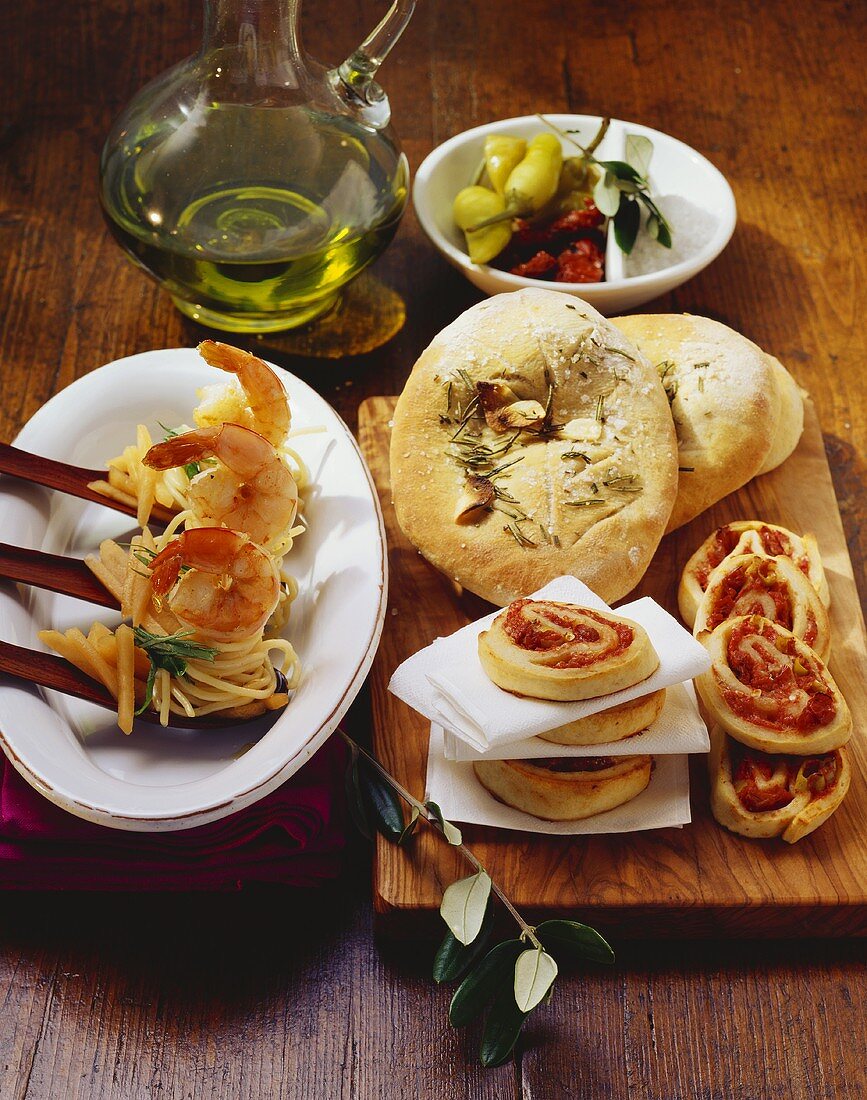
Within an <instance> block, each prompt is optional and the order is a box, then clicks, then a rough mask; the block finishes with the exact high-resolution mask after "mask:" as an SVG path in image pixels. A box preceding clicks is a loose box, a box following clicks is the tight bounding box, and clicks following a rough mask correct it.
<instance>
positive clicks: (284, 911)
mask: <svg viewBox="0 0 867 1100" xmlns="http://www.w3.org/2000/svg"><path fill="white" fill-rule="evenodd" d="M382 8H383V3H374V2H373V0H362V2H360V3H358V4H351V5H350V4H345V3H343V4H341V3H338V2H337V0H320V2H319V3H317V4H310V5H309V11H308V12H307V14H306V17H305V28H306V31H307V41H308V45H309V47H310V49H311V52H312V53H314V55H316V56H319V57H320V58H322V59H323V60H326V61H328V62H330V63H333V62H336V61H337V60H338V59H339V58H340V57H341V56H343V55H344V54H346V53H347V52H348V51H349V49H350V48H351V47H352V46H353V45H354V44H355V43H356V41H357V40H360V38H361V37H362V35H363V33H364V32H365V31H366V30H367V29H368V28H369V26H370V25H372V24H373V23H374V22H375V21H376V18H377V17H378V14H379V13H380V12H381V10H382ZM864 15H865V9H864V7H863V5H857V4H854V3H842V2H835V0H827V2H824V3H821V4H806V3H804V2H802V0H765V3H763V4H761V5H757V4H755V3H753V2H747V0H730V2H729V3H728V4H726V5H720V4H719V3H711V2H704V0H684V2H683V3H678V4H672V3H670V2H665V0H644V2H641V0H637V2H634V3H626V2H624V3H615V4H608V5H606V4H597V5H593V6H591V5H574V4H568V3H565V2H560V3H558V2H554V0H550V2H542V0H536V2H534V0H524V2H523V3H518V2H517V0H499V2H498V0H466V2H464V3H461V4H456V3H448V2H446V0H423V2H422V3H420V5H419V10H418V11H417V13H416V15H415V17H414V20H413V23H412V24H411V26H410V28H409V30H408V31H407V33H406V36H405V38H404V40H403V41H402V42H401V43H400V45H399V47H398V49H397V50H396V52H395V54H394V55H393V58H392V59H390V60H389V62H388V63H387V65H386V67H385V68H384V69H383V73H382V79H383V83H384V84H385V86H386V88H387V90H388V92H389V94H390V96H391V100H392V104H393V109H394V119H395V124H396V127H397V129H398V132H399V133H400V135H401V138H402V140H403V143H404V146H405V149H406V151H407V154H408V156H409V159H410V163H411V165H412V167H413V168H415V167H417V165H418V164H419V162H420V161H421V159H422V157H423V156H424V155H425V154H426V153H427V152H428V151H429V150H430V149H431V147H432V146H433V145H435V144H437V143H438V142H440V141H443V140H444V139H446V138H448V137H450V136H451V135H452V134H455V133H457V132H458V131H460V130H463V129H465V128H467V127H468V126H473V125H476V124H479V123H482V122H486V121H489V120H492V119H495V118H498V117H506V116H510V115H521V114H527V113H532V112H535V111H543V112H544V111H549V112H554V111H564V110H573V111H576V112H589V113H597V112H602V111H604V112H606V113H609V114H611V115H614V116H617V117H621V118H627V119H634V120H636V121H640V122H643V123H646V124H648V125H650V126H654V127H657V128H660V129H663V130H666V131H669V132H671V133H673V134H675V135H677V136H678V137H680V138H682V139H683V140H684V141H686V142H688V143H689V144H690V145H693V146H695V147H696V148H697V149H699V150H700V151H701V152H703V153H705V154H706V155H707V156H709V157H710V158H711V160H713V161H714V163H715V164H716V165H717V166H718V167H719V168H720V169H721V170H722V171H723V172H724V173H725V174H726V176H727V177H728V178H729V180H730V181H731V183H732V186H733V188H734V190H735V194H736V197H737V201H738V208H739V215H740V221H739V224H738V228H737V230H736V232H735V235H734V238H733V240H732V243H731V245H730V246H729V248H728V249H727V251H726V252H725V253H724V254H723V256H722V257H721V258H720V259H719V260H718V261H717V262H716V263H715V264H714V265H713V266H712V267H711V268H710V269H709V270H707V271H706V272H705V273H704V274H702V275H701V276H699V277H698V278H696V279H694V280H693V281H692V282H691V283H689V284H688V285H686V286H685V287H683V288H681V289H680V290H678V291H676V292H675V293H674V294H672V295H670V296H668V297H667V298H664V299H661V300H659V301H658V302H656V303H655V304H654V306H653V308H654V309H660V310H689V311H692V312H696V313H704V314H708V315H710V316H712V317H716V318H719V319H720V320H722V321H724V322H726V323H728V324H730V325H732V326H733V327H735V328H737V329H740V330H741V331H743V332H744V333H746V334H747V335H748V336H750V337H751V338H752V339H754V340H755V341H756V342H758V343H759V344H761V345H762V346H763V347H765V348H766V349H768V350H770V351H772V352H774V353H775V354H776V355H778V356H779V357H780V358H781V359H782V360H783V362H784V363H785V364H786V365H787V366H788V367H789V368H790V369H791V370H792V372H793V373H794V374H795V376H796V377H797V379H798V381H799V382H800V383H801V384H802V385H804V386H805V387H807V388H808V389H809V390H810V391H811V392H812V395H813V398H814V401H815V403H816V407H817V409H818V413H819V418H820V422H821V424H822V427H823V431H824V438H825V445H826V448H827V451H828V455H829V458H830V461H831V465H832V469H833V472H834V478H835V484H836V489H837V494H838V498H839V501H840V506H841V510H842V513H843V520H844V524H845V527H846V534H847V538H848V541H849V546H850V550H851V554H852V558H853V562H854V564H855V568H856V577H857V578H858V581H859V584H860V586H861V595H862V598H863V596H864V594H865V591H867V589H865V585H864V571H863V566H864V560H865V550H867V529H862V526H861V525H862V520H863V518H864V499H865V498H864V483H865V461H864V457H863V456H864V449H865V442H867V397H865V367H864V363H865V358H867V347H865V335H864V333H865V325H864V321H863V306H864V296H863V293H861V288H862V287H863V286H864V284H865V281H867V271H865V261H864V251H863V246H862V245H861V239H862V236H863V213H864V207H863V201H864V193H863V182H862V181H863V176H864V169H865V164H864V156H863V153H862V146H863V141H862V139H861V134H860V129H861V127H860V122H861V120H862V117H863V108H864V99H863V88H864V84H863V68H862V57H863V48H864V42H865V34H864V30H865V19H864ZM200 18H201V16H200V10H199V5H198V3H197V2H196V0H137V2H134V0H79V2H78V3H62V2H61V0H24V2H23V3H21V2H19V3H13V2H11V0H10V2H9V3H6V4H3V5H2V10H0V41H2V42H3V43H4V46H5V49H4V63H3V66H2V68H0V150H2V155H0V303H2V305H0V372H2V373H0V393H2V402H0V438H2V439H10V438H11V437H12V436H13V435H14V434H15V432H16V431H17V430H18V429H19V428H20V427H21V425H22V424H23V423H24V422H25V420H27V418H28V417H29V416H31V415H32V414H33V413H34V412H35V411H36V410H37V409H38V408H39V407H40V405H41V404H42V403H43V402H44V401H46V400H47V399H48V398H49V397H50V396H51V395H52V394H54V393H56V392H57V391H58V390H59V389H61V388H63V387H64V386H66V385H68V384H69V383H70V382H71V381H72V380H73V379H74V378H76V377H78V376H79V375H81V374H84V373H86V372H87V371H88V370H90V369H91V368H93V367H94V366H97V365H98V364H101V363H104V362H106V361H108V360H111V359H115V358H117V357H119V356H122V355H126V354H129V353H132V352H137V351H142V350H145V349H148V348H153V347H171V346H177V345H190V344H194V343H195V342H196V341H197V340H199V339H200V338H201V336H202V330H200V329H198V328H196V327H195V326H194V325H193V324H192V323H189V322H187V321H185V320H183V319H182V318H181V316H180V314H178V313H177V312H175V311H174V309H173V308H172V306H171V305H170V303H169V302H168V300H167V299H166V298H165V297H163V296H162V295H161V294H160V293H159V292H158V291H157V289H156V288H155V287H154V286H152V285H151V284H150V283H149V282H148V281H147V280H146V279H145V278H144V277H143V276H142V275H141V274H140V273H139V272H137V271H136V270H134V269H133V268H132V267H131V266H129V265H128V264H127V263H126V261H125V260H124V259H123V257H122V256H121V254H120V252H119V250H118V249H117V247H116V246H115V245H114V244H113V243H112V241H111V240H110V239H109V237H108V235H107V233H106V231H105V230H104V228H103V225H102V222H101V220H100V214H99V210H98V206H97V200H96V176H97V157H98V152H99V148H100V145H101V143H102V140H103V138H104V136H105V134H106V132H107V130H108V126H109V123H110V121H111V119H112V117H113V116H114V115H115V114H116V113H117V112H118V111H119V110H120V108H121V107H122V106H123V104H124V103H125V102H126V101H127V100H128V98H129V97H130V96H131V94H132V93H133V92H134V91H135V90H136V89H138V88H139V87H140V86H141V85H142V84H143V83H144V82H145V81H146V80H148V79H150V78H151V77H152V76H154V75H156V74H157V73H158V72H160V71H161V70H162V69H164V68H165V67H167V66H168V65H169V64H171V63H173V62H174V61H176V60H177V59H179V58H180V57H182V56H184V55H185V54H186V53H188V52H190V50H191V49H192V48H194V46H195V44H196V42H197V36H198V33H199V26H200ZM375 274H376V276H377V277H378V278H379V279H380V280H382V282H383V283H385V284H386V285H387V286H388V287H390V288H392V289H393V290H396V291H398V292H399V294H400V295H401V296H402V298H403V300H404V302H405V306H406V324H405V326H404V327H403V329H402V331H401V332H400V333H399V334H398V335H397V336H396V337H395V338H394V339H393V340H391V341H390V343H388V344H387V345H386V346H384V347H382V348H380V349H378V350H374V351H370V352H368V353H366V354H363V355H360V356H356V357H353V358H344V359H323V358H311V357H309V356H307V355H303V354H299V352H298V348H299V347H300V346H301V345H300V344H299V342H298V339H297V338H290V337H274V338H267V339H266V340H264V341H263V342H262V344H261V345H259V346H260V347H263V348H264V349H265V354H267V356H268V357H269V358H271V359H272V360H275V361H277V362H279V363H281V364H282V365H284V366H286V367H288V368H289V369H291V370H293V371H295V372H296V373H298V374H300V375H301V376H302V377H304V378H305V379H307V380H309V381H311V382H312V383H313V385H315V386H316V388H317V389H319V391H320V392H321V393H322V394H323V395H324V396H325V397H326V398H327V399H328V400H329V401H331V402H332V403H333V404H334V405H335V406H336V407H337V409H338V410H339V411H340V412H341V413H342V414H343V415H344V416H345V417H346V419H347V420H348V421H349V422H350V423H354V417H355V412H356V409H357V406H358V403H359V401H360V400H361V399H362V398H363V397H366V396H369V395H373V394H378V393H390V392H397V391H398V390H399V389H400V386H401V384H402V381H403V379H404V378H405V376H406V374H407V372H408V370H409V368H410V366H411V365H412V363H413V361H414V359H415V358H416V356H417V355H418V353H419V352H420V351H421V349H422V348H423V347H424V346H425V345H426V344H427V342H428V341H429V340H430V338H431V337H432V336H433V335H434V333H435V332H436V331H438V330H439V329H440V328H441V327H442V326H443V325H445V324H446V323H447V322H448V321H450V320H451V319H452V318H453V317H454V316H455V315H456V314H457V313H458V312H460V311H461V310H462V309H464V308H466V307H467V306H469V305H471V304H472V303H473V302H474V301H476V300H477V296H476V293H475V292H474V291H473V290H472V288H471V287H470V286H469V284H467V283H465V282H464V281H463V279H462V278H461V276H459V275H458V274H457V273H456V272H454V271H452V270H451V269H449V268H448V267H447V266H446V265H445V263H444V262H442V261H441V260H440V259H439V258H438V256H437V255H436V254H435V253H434V252H433V250H432V249H431V248H430V247H429V246H428V244H427V243H426V241H425V240H424V238H423V236H422V234H421V232H420V230H419V228H418V226H417V224H416V222H415V219H414V217H413V215H412V214H411V213H408V214H407V217H406V219H405V222H404V224H403V226H402V227H401V229H400V232H399V234H398V237H397V239H396V241H395V242H394V244H393V245H392V246H391V248H390V249H389V251H388V253H387V254H386V255H385V257H384V258H383V259H382V260H381V261H380V262H379V263H378V264H377V266H376V268H375ZM859 307H860V310H859ZM859 313H860V314H861V315H859ZM313 339H314V343H315V342H316V340H317V339H319V343H320V345H321V344H322V340H321V339H320V338H319V337H314V338H313ZM4 537H14V532H7V533H6V535H4ZM368 722H369V718H368V704H367V700H366V698H365V696H364V694H362V696H361V697H360V699H359V701H358V702H357V704H356V705H355V707H354V708H353V711H352V712H351V717H350V726H351V728H352V729H353V730H354V731H355V732H356V733H358V734H359V735H360V736H361V735H363V734H364V732H365V729H366V727H367V725H368ZM858 734H859V735H861V736H863V731H858ZM816 931H817V933H820V932H821V928H817V929H816ZM0 944H2V948H0V949H2V961H0V987H2V996H3V1011H2V1015H0V1096H2V1097H3V1098H4V1100H6V1098H10V1100H11V1098H13V1097H14V1098H24V1097H27V1098H51V1100H54V1098H63V1100H65V1098H67V1097H70V1098H82V1100H83V1098H87V1100H90V1098H96V1097H99V1098H109V1097H110V1098H113V1100H114V1098H121V1097H123V1098H126V1097H136V1098H138V1097H150V1096H159V1097H166V1098H175V1097H178V1098H181V1097H191V1098H192V1097H195V1098H211V1097H215V1098H230V1097H231V1098H233V1100H234V1098H236V1097H237V1098H245V1100H246V1098H250V1100H253V1098H256V1100H258V1098H264V1097H269V1098H270V1097H277V1096H280V1097H293V1098H294V1097H298V1098H305V1100H306V1098H314V1100H330V1098H332V1097H335V1098H336V1097H347V1098H348V1097H354V1098H360V1100H379V1098H380V1097H384V1098H389V1100H390V1098H393V1097H407V1098H413V1100H415V1098H428V1097H430V1098H436V1100H450V1098H464V1097H466V1098H470V1097H471V1098H473V1100H476V1098H479V1100H480V1098H483V1097H484V1098H497V1100H500V1098H505V1097H525V1098H527V1100H529V1098H531V1097H532V1098H533V1100H541V1098H551V1100H560V1098H563V1097H581V1098H589V1097H627V1096H628V1097H651V1098H660V1100H674V1098H684V1100H690V1098H694V1097H695V1098H702V1100H705V1098H707V1100H711V1098H717V1097H718V1098H720V1100H722V1098H725V1100H730V1098H744V1100H747V1098H749V1100H755V1098H765V1097H767V1098H772V1097H773V1098H777V1097H779V1098H781V1100H783V1098H785V1100H788V1098H805V1100H806V1098H810V1100H819V1098H835V1100H836V1098H840V1097H850V1096H851V1097H857V1096H863V1095H864V1093H865V1090H867V1081H865V1076H864V1059H863V1035H864V1031H863V1027H864V1019H865V1010H867V996H865V980H864V979H865V970H864V955H865V945H864V943H863V941H862V942H858V941H836V942H835V941H818V940H817V941H802V942H799V943H798V944H797V945H793V944H787V943H752V942H743V941H740V942H731V941H719V942H699V943H687V944H678V943H659V944H655V943H644V944H642V945H637V944H629V943H617V944H615V946H616V947H617V950H618V964H617V967H616V968H615V970H614V971H613V972H608V971H606V972H604V973H603V972H599V971H596V970H589V969H588V970H587V971H586V972H584V973H581V974H577V975H575V976H572V977H569V978H567V979H564V980H562V981H561V982H559V983H558V989H557V992H556V995H555V997H554V999H553V1001H552V1002H551V1004H550V1005H548V1006H547V1007H545V1008H543V1009H541V1010H540V1011H539V1012H538V1013H536V1014H535V1016H534V1017H533V1021H532V1024H531V1026H530V1027H529V1030H528V1032H527V1035H526V1040H525V1042H524V1044H523V1046H522V1050H521V1053H520V1055H519V1057H518V1058H517V1059H516V1061H515V1062H514V1063H510V1064H508V1065H506V1066H504V1067H502V1068H500V1069H497V1070H490V1071H484V1070H482V1069H480V1068H479V1067H478V1066H477V1065H476V1064H475V1061H474V1058H475V1049H476V1046H477V1042H478V1034H477V1033H475V1032H472V1031H471V1032H470V1033H468V1034H465V1033H463V1032H460V1033H458V1032H454V1031H451V1030H450V1029H449V1027H448V1024H447V1022H446V1010H447V1004H448V992H447V991H446V990H444V989H437V988H435V987H434V986H433V983H432V982H431V981H430V980H429V977H428V975H429V968H430V959H431V953H432V952H431V947H430V946H429V945H421V946H419V945H414V946H407V945H393V944H387V943H384V944H377V943H376V942H375V941H374V939H373V934H372V920H371V909H370V899H369V852H368V850H367V849H366V848H365V847H363V846H362V845H361V844H360V843H359V844H353V846H352V848H351V850H350V854H349V859H348V868H347V871H346V873H345V875H344V877H343V878H342V879H341V880H339V881H338V882H337V883H335V884H333V885H332V886H329V887H328V888H327V889H325V890H323V891H321V892H319V893H292V892H288V891H279V890H271V891H267V892H264V891H251V892H249V893H242V894H240V895H233V896H229V897H196V896H184V897H161V896H151V897H145V898H138V897H136V898H126V897H99V896H95V895H86V896H85V895H75V894H64V895H60V896H56V897H55V896H50V897H46V896H44V895H40V896H27V895H15V896H8V897H6V898H4V899H3V900H2V905H0ZM858 1036H860V1039H859V1038H858Z"/></svg>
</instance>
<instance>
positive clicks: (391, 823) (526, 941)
mask: <svg viewBox="0 0 867 1100" xmlns="http://www.w3.org/2000/svg"><path fill="white" fill-rule="evenodd" d="M339 733H340V734H341V736H342V737H343V740H344V741H345V742H346V744H347V745H348V746H349V749H350V754H351V755H350V760H349V765H348V767H347V772H346V794H347V802H348V805H349V810H350V813H351V815H352V818H353V820H354V821H355V824H356V825H357V826H358V828H359V829H360V831H361V832H362V833H363V834H364V835H365V836H367V837H368V838H369V839H372V836H373V830H374V829H375V830H376V831H377V832H379V833H381V834H382V836H383V837H385V839H386V840H388V841H389V842H390V843H392V844H396V845H400V846H405V845H407V844H409V843H411V840H412V837H413V834H414V833H415V830H416V828H417V826H418V823H419V821H421V820H424V821H425V822H426V823H427V825H428V826H430V827H431V828H432V829H433V830H434V831H435V832H437V833H438V834H439V835H440V836H441V837H442V838H443V839H444V840H445V841H446V842H447V843H448V844H450V845H451V846H452V847H453V848H455V849H456V850H457V851H459V852H460V854H461V855H462V856H463V858H464V859H465V860H466V861H467V862H468V863H469V864H470V865H471V866H472V867H473V868H475V870H474V873H473V874H471V875H468V876H467V877H466V878H462V879H459V880H458V881H457V882H453V883H452V884H451V885H450V886H448V887H447V888H446V890H445V892H444V894H443V898H442V902H441V904H440V915H441V916H442V918H443V920H444V921H445V923H446V925H447V927H448V931H447V932H446V934H445V938H444V939H443V941H442V943H441V944H440V946H439V949H438V950H437V953H436V955H435V957H434V963H433V978H434V981H436V982H437V983H440V982H458V981H459V982H460V984H459V985H458V987H457V989H456V990H455V992H454V994H453V996H452V1000H451V1004H450V1005H449V1022H450V1023H451V1024H452V1026H453V1027H464V1026H466V1025H467V1024H469V1023H471V1022H472V1021H473V1020H475V1019H477V1018H478V1017H479V1016H481V1015H483V1014H484V1013H485V1012H486V1011H487V1017H486V1020H485V1026H484V1031H483V1034H482V1042H481V1047H480V1050H479V1057H480V1060H481V1063H482V1065H484V1066H499V1065H501V1064H502V1063H503V1062H505V1061H506V1059H507V1058H508V1057H509V1055H510V1054H511V1052H512V1050H513V1048H514V1046H515V1043H516V1042H517V1040H518V1036H519V1035H520V1033H521V1028H522V1027H523V1025H524V1021H525V1020H526V1019H527V1017H528V1016H529V1014H530V1013H531V1012H532V1011H533V1009H534V1008H536V1007H537V1005H539V1004H541V1003H542V1002H543V1001H547V1000H548V999H550V997H551V994H552V992H553V987H554V980H555V978H556V977H557V974H558V973H559V967H558V960H559V961H560V962H567V961H574V960H578V961H591V962H598V963H609V964H610V963H613V962H614V952H613V951H612V949H611V947H610V945H609V944H608V943H607V942H606V940H605V939H603V937H602V936H601V935H600V934H599V933H598V932H597V931H596V930H595V929H593V928H590V927H589V925H586V924H581V923H579V922H578V921H573V920H546V921H543V922H542V923H541V924H538V925H535V926H534V925H531V924H529V923H528V922H527V921H526V920H524V918H523V917H522V916H521V914H520V913H519V912H518V910H517V909H516V908H515V906H514V905H513V904H512V902H511V901H510V900H509V898H508V897H507V896H506V894H505V893H504V892H503V890H502V889H501V887H500V886H499V885H498V884H497V883H496V882H494V881H493V879H492V878H491V876H490V875H489V874H488V872H487V870H486V869H485V868H484V866H483V865H482V863H481V861H480V860H479V859H478V857H477V856H476V855H475V854H474V853H473V852H472V850H471V849H470V848H468V847H467V846H466V845H465V844H464V842H463V837H462V835H461V831H460V829H459V828H458V827H457V826H456V825H453V824H452V823H451V822H450V821H447V820H446V819H445V818H444V817H443V813H442V810H440V808H439V806H437V804H436V803H435V802H429V801H428V802H421V801H419V799H417V798H415V797H414V796H413V795H411V794H410V793H409V791H408V790H406V788H405V787H403V786H402V784H400V783H399V782H398V781H397V780H396V779H395V778H394V776H392V775H390V774H389V773H388V772H387V771H386V769H385V768H384V767H383V766H382V764H380V762H379V761H378V760H377V759H376V758H375V757H374V756H372V755H371V754H370V753H369V752H368V751H367V750H366V749H364V748H363V747H362V746H361V745H359V744H358V743H357V742H356V741H354V740H353V739H352V738H351V737H350V736H349V735H348V734H347V733H345V732H344V731H343V730H342V729H341V730H339ZM401 800H403V802H406V803H407V805H408V806H409V807H410V808H411V814H410V818H409V821H408V822H406V821H405V820H404V813H403V806H402V805H401ZM493 896H496V897H498V898H499V899H500V901H501V902H502V904H503V905H504V906H505V908H506V909H507V910H508V912H509V914H510V915H511V916H512V918H513V919H514V920H515V923H516V924H517V925H518V928H519V930H520V934H519V935H518V936H517V937H514V938H513V939H508V940H503V941H502V942H500V943H497V944H494V946H493V947H489V944H490V940H491V937H492V934H493V929H494V916H493V904H492V899H493Z"/></svg>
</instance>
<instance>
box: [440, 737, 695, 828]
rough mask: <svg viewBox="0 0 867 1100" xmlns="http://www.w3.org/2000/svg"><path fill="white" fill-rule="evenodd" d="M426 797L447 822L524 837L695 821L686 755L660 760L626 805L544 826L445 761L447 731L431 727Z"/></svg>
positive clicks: (464, 767)
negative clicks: (509, 831)
mask: <svg viewBox="0 0 867 1100" xmlns="http://www.w3.org/2000/svg"><path fill="white" fill-rule="evenodd" d="M426 797H427V798H429V799H431V800H432V801H434V802H436V804H437V805H438V806H439V808H440V809H441V810H442V812H443V815H444V817H445V818H446V820H448V821H461V822H465V823H467V824H472V825H493V826H494V827H495V828H499V829H517V830H519V831H520V832H525V833H549V834H552V835H561V836H581V835H590V834H592V833H632V832H641V831H642V830H645V829H665V828H672V827H673V828H678V829H679V828H680V827H681V826H682V825H686V824H687V823H688V822H689V821H690V820H691V815H690V810H689V762H688V757H686V756H660V757H659V759H658V760H657V761H656V764H655V766H654V769H653V775H652V776H651V779H650V783H649V784H648V786H647V788H646V789H645V790H644V791H642V792H641V794H640V795H638V797H637V798H633V799H632V801H631V802H626V803H624V804H623V805H622V806H617V807H616V808H615V809H613V810H608V811H607V812H606V813H604V814H596V815H595V816H594V817H587V818H584V819H583V820H581V821H542V820H540V819H539V818H537V817H533V816H532V814H525V813H523V812H522V811H521V810H515V809H513V808H512V807H511V806H505V805H503V803H502V802H498V801H497V799H496V798H494V796H493V795H491V794H489V793H488V791H487V790H486V789H485V788H484V787H483V786H482V784H481V783H480V782H479V781H478V779H476V776H475V772H474V771H473V766H472V764H466V763H458V762H457V761H454V760H446V758H445V757H444V756H443V731H442V727H441V726H437V725H432V726H431V731H430V748H429V750H428V762H427V796H426Z"/></svg>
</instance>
